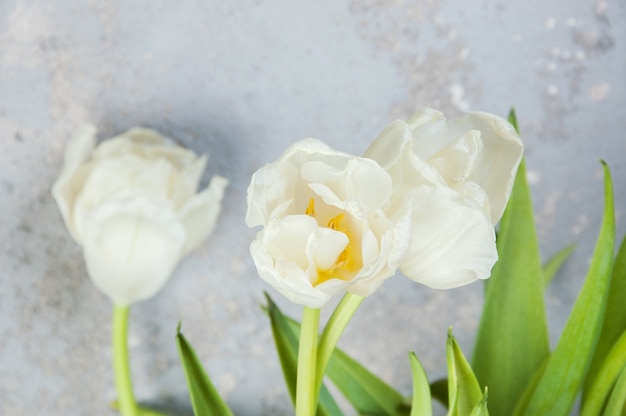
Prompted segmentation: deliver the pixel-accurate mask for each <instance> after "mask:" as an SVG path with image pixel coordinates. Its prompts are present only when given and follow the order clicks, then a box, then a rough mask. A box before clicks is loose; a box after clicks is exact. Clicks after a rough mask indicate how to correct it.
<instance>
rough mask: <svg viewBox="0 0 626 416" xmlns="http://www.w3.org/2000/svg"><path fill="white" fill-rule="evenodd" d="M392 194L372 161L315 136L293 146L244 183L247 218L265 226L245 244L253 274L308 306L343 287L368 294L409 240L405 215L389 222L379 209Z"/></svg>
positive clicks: (393, 267)
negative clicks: (257, 274)
mask: <svg viewBox="0 0 626 416" xmlns="http://www.w3.org/2000/svg"><path fill="white" fill-rule="evenodd" d="M390 196H391V178H390V177H389V175H388V174H387V173H386V172H385V171H384V170H383V169H382V168H381V167H380V166H379V165H378V164H377V163H376V162H374V161H373V160H370V159H366V158H359V157H356V156H353V155H349V154H346V153H341V152H338V151H335V150H333V149H331V148H329V147H328V146H327V145H325V144H324V143H322V142H320V141H319V140H315V139H306V140H302V141H300V142H297V143H295V144H293V145H292V146H291V147H289V148H288V149H287V150H286V151H285V153H284V154H283V155H282V156H281V157H280V158H279V160H278V161H276V162H275V163H271V164H268V165H266V166H265V167H263V168H261V169H259V170H258V171H257V172H256V173H255V174H254V175H253V176H252V181H251V184H250V187H249V188H248V211H247V214H246V223H247V224H248V226H250V227H255V226H259V225H262V226H263V229H262V230H261V231H259V233H258V234H257V238H256V240H255V241H253V242H252V244H251V246H250V251H251V253H252V258H253V260H254V263H255V265H256V268H257V271H258V272H259V275H260V276H261V278H262V279H263V280H265V281H266V282H267V283H269V284H270V285H272V286H273V287H274V288H275V289H276V290H278V291H279V292H281V293H282V294H283V295H284V296H286V297H287V298H288V299H290V300H291V301H292V302H294V303H298V304H301V305H304V306H308V307H311V308H319V307H321V306H322V305H324V304H325V303H326V302H327V301H328V300H329V299H330V297H331V296H333V295H336V294H338V293H341V292H345V291H349V292H352V293H355V294H357V295H360V296H368V295H370V294H371V293H373V292H374V291H375V290H376V289H378V287H380V285H381V284H382V283H383V280H384V279H386V278H388V277H390V276H392V275H393V274H394V273H395V271H396V269H397V267H398V264H399V262H400V260H401V259H402V258H403V256H404V252H405V251H406V249H407V247H408V244H409V238H410V232H409V230H410V225H409V222H408V218H401V220H400V221H397V222H395V223H394V222H392V221H391V219H389V218H388V217H387V216H386V215H385V213H384V212H383V210H382V208H383V206H384V205H385V203H386V202H388V200H389V198H390ZM402 219H403V220H404V222H402Z"/></svg>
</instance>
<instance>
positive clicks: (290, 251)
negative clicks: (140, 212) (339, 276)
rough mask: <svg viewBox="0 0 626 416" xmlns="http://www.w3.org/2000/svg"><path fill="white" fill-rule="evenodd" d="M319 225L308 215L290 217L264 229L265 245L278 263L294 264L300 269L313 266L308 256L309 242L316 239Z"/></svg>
mask: <svg viewBox="0 0 626 416" xmlns="http://www.w3.org/2000/svg"><path fill="white" fill-rule="evenodd" d="M317 229H318V225H317V222H316V221H315V219H314V218H312V217H309V216H308V215H289V216H287V217H285V218H282V219H280V221H278V223H276V224H273V223H272V224H268V225H266V227H265V229H264V233H265V235H264V244H265V245H266V246H267V251H268V253H269V254H270V255H271V256H272V257H273V258H274V259H275V260H276V261H278V262H282V263H294V264H296V265H297V266H298V267H299V268H300V269H302V270H306V269H308V268H309V267H310V266H311V259H310V258H309V256H307V247H308V245H309V241H310V240H311V239H313V238H314V237H315V234H316V232H317Z"/></svg>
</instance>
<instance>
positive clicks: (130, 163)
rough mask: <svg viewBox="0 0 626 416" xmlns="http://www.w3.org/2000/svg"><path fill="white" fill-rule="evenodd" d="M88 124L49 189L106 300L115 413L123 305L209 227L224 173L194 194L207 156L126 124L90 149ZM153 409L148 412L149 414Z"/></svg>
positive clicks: (158, 282) (155, 285) (125, 363)
mask: <svg viewBox="0 0 626 416" xmlns="http://www.w3.org/2000/svg"><path fill="white" fill-rule="evenodd" d="M95 135H96V129H95V127H93V126H91V125H89V126H84V127H83V128H82V129H80V130H79V131H78V132H77V133H76V135H74V136H73V137H72V139H71V140H70V141H69V143H68V145H67V148H66V152H65V160H64V165H63V171H62V172H61V175H60V177H59V178H58V179H57V181H56V182H55V184H54V186H53V188H52V195H53V197H54V199H55V200H56V201H57V204H58V206H59V209H60V211H61V214H62V216H63V219H64V221H65V224H66V226H67V228H68V230H69V231H70V234H71V235H72V237H73V238H74V240H76V242H77V243H78V244H80V245H81V246H82V247H83V251H84V255H85V262H86V264H87V270H88V273H89V276H90V277H91V279H92V281H93V282H94V284H95V285H96V286H97V287H98V288H99V289H100V290H101V291H102V292H104V293H105V294H106V295H107V296H108V297H109V298H110V299H111V301H112V302H113V303H114V313H113V334H112V340H113V365H114V370H115V384H116V388H117V391H118V396H119V408H120V411H121V412H122V414H123V415H125V416H133V415H137V414H139V413H142V414H144V413H146V412H145V411H142V409H140V407H139V406H137V404H136V403H135V399H134V396H133V392H132V383H131V378H130V369H129V360H128V342H127V326H128V315H129V305H130V304H132V303H134V302H137V301H140V300H144V299H147V298H149V297H151V296H153V295H154V294H156V293H157V292H158V291H159V289H161V288H162V287H163V285H165V283H166V282H167V280H168V279H169V277H170V276H171V275H172V272H173V271H174V268H175V267H176V265H177V264H178V262H179V261H180V259H181V258H182V257H183V256H184V255H185V254H187V253H189V252H190V251H191V250H192V249H194V248H195V247H196V246H198V245H199V244H200V243H201V242H202V241H203V240H204V239H205V238H206V236H207V235H208V234H209V233H210V232H211V230H212V229H213V227H214V225H215V222H216V221H217V217H218V214H219V212H220V203H221V200H222V195H223V193H224V188H225V187H226V184H227V181H226V179H224V178H222V177H220V176H214V177H213V179H212V180H211V183H210V184H209V186H208V188H207V189H205V190H203V191H202V192H200V193H196V188H197V187H198V182H199V181H200V177H201V175H202V172H203V171H204V168H205V166H206V163H207V157H206V156H201V157H198V156H197V155H196V154H195V153H193V152H191V151H189V150H186V149H183V148H182V147H179V146H176V145H175V144H173V143H172V142H171V141H170V140H168V139H166V138H164V137H162V136H160V135H159V134H157V133H156V132H154V131H152V130H148V129H142V128H134V129H131V130H128V131H127V132H125V133H122V134H121V135H119V136H117V137H114V138H112V139H109V140H106V141H104V142H102V143H101V144H100V145H99V146H97V147H96V145H95V144H96V137H95ZM152 414H156V413H154V412H153V413H152Z"/></svg>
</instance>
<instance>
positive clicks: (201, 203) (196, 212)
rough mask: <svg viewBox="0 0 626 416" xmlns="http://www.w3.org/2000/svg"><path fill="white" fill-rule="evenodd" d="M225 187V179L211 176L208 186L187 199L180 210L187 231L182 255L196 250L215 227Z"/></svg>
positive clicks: (226, 181) (226, 183)
mask: <svg viewBox="0 0 626 416" xmlns="http://www.w3.org/2000/svg"><path fill="white" fill-rule="evenodd" d="M227 185H228V180H227V179H226V178H224V177H222V176H219V175H215V176H213V178H211V183H210V184H209V186H208V187H207V188H206V189H205V190H204V191H202V192H200V193H198V194H197V195H194V196H193V197H192V198H191V199H189V200H188V201H187V203H186V204H185V205H184V206H183V208H182V209H181V211H180V218H181V221H182V223H183V225H184V226H185V230H186V231H187V239H186V241H185V246H184V247H183V254H187V253H189V252H190V251H191V250H193V249H194V248H196V247H197V246H198V245H199V244H200V243H201V242H202V241H203V240H204V239H205V238H206V237H207V236H208V235H209V234H210V233H211V231H212V230H213V227H215V223H216V222H217V218H218V216H219V213H220V209H221V203H222V198H223V196H224V189H225V188H226V186H227Z"/></svg>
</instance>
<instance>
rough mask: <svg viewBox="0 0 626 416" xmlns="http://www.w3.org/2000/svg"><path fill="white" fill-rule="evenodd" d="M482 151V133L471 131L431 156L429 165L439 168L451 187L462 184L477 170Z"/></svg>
mask: <svg viewBox="0 0 626 416" xmlns="http://www.w3.org/2000/svg"><path fill="white" fill-rule="evenodd" d="M482 149H483V142H482V140H481V138H480V132H479V131H478V130H470V131H467V132H465V133H464V134H463V135H462V136H461V137H459V138H457V139H456V140H455V141H453V142H452V143H450V144H449V145H448V146H446V147H444V148H443V149H441V150H440V151H438V152H437V153H435V154H434V155H433V156H431V157H430V158H429V159H428V163H429V164H430V165H432V166H434V167H435V168H437V170H438V171H439V173H440V174H441V176H443V177H444V178H445V179H446V181H447V182H448V184H449V185H455V184H460V183H463V182H465V181H466V180H467V177H468V176H469V175H470V174H471V173H472V172H473V171H474V169H475V168H476V164H477V159H478V158H479V156H480V152H481V151H482Z"/></svg>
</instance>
